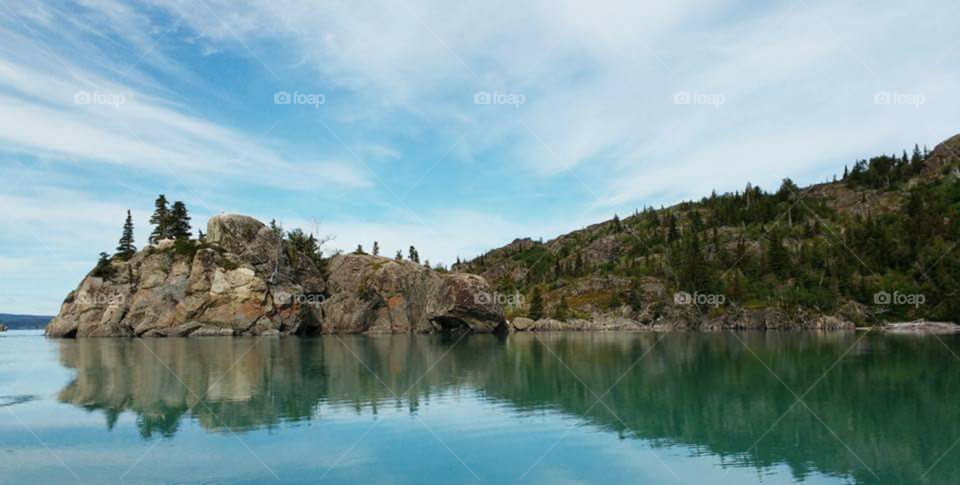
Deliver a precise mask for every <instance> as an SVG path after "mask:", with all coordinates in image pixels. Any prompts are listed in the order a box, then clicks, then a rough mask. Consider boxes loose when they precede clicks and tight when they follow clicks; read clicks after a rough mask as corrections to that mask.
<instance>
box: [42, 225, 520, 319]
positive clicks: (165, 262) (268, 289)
mask: <svg viewBox="0 0 960 485" xmlns="http://www.w3.org/2000/svg"><path fill="white" fill-rule="evenodd" d="M191 244H192V245H193V248H190V249H191V250H189V251H185V250H183V248H182V247H180V248H179V250H178V247H177V246H178V245H176V244H174V245H167V246H164V247H162V248H161V247H158V246H149V247H147V248H146V249H144V250H143V251H140V252H139V253H137V254H135V255H134V256H133V257H132V258H130V259H129V260H128V261H121V260H118V259H114V260H113V261H111V263H110V265H111V267H112V270H113V271H112V273H113V274H112V275H111V276H110V277H109V278H103V277H100V276H94V275H93V274H92V273H91V274H89V275H87V277H85V278H84V279H83V281H81V282H80V285H79V287H78V288H77V289H76V290H74V291H73V292H71V293H70V294H69V295H68V296H67V298H66V299H65V300H64V302H63V305H62V306H61V308H60V312H59V314H58V315H57V316H56V317H55V318H54V319H53V320H52V321H51V322H50V324H49V325H48V326H47V330H46V334H47V335H48V336H50V337H130V336H142V337H186V336H190V337H201V336H228V335H294V334H316V333H360V332H369V333H429V332H437V331H461V330H471V331H475V332H492V331H494V330H497V329H498V328H500V326H501V325H502V323H503V322H504V318H503V309H502V308H501V307H500V306H499V305H498V304H496V303H494V302H491V301H490V299H489V298H486V299H484V298H481V297H479V295H482V294H488V295H489V294H492V293H493V290H492V289H491V288H490V286H489V285H488V284H487V283H486V281H485V280H484V279H483V278H480V277H478V276H473V275H469V274H463V273H458V274H444V273H440V272H436V271H432V270H428V269H425V268H423V267H422V266H420V265H419V264H415V263H412V262H397V261H393V260H391V259H387V258H378V257H374V256H363V255H339V256H335V257H334V258H332V259H331V260H330V261H328V264H327V266H328V270H329V271H328V274H329V276H328V277H325V275H324V273H323V272H322V271H321V269H320V268H319V267H317V265H316V263H315V261H314V260H313V259H312V258H310V257H308V256H306V255H303V254H300V253H298V252H297V251H296V250H294V249H293V248H292V247H291V246H290V244H289V243H288V242H286V241H284V240H283V239H281V238H280V237H279V236H278V235H277V234H275V233H274V232H273V231H272V230H270V228H268V227H267V226H265V225H264V224H262V223H261V222H260V221H257V220H256V219H253V218H251V217H247V216H240V215H219V216H216V217H213V218H211V219H210V221H209V223H208V225H207V239H206V240H205V242H204V243H200V242H197V241H194V242H191Z"/></svg>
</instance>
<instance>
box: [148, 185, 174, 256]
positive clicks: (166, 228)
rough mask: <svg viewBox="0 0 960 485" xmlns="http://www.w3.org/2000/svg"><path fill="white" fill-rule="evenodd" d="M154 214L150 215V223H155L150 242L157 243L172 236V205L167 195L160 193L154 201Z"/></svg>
mask: <svg viewBox="0 0 960 485" xmlns="http://www.w3.org/2000/svg"><path fill="white" fill-rule="evenodd" d="M153 205H154V210H153V215H152V216H150V224H153V226H154V228H153V232H151V233H150V244H156V243H157V241H159V240H161V239H167V238H169V237H170V207H169V205H168V203H167V197H166V196H165V195H163V194H160V197H157V200H156V201H154V203H153Z"/></svg>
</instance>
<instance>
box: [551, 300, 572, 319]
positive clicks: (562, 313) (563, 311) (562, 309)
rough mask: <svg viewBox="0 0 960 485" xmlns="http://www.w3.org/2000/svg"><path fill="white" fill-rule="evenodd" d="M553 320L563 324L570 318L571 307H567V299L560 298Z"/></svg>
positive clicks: (554, 310)
mask: <svg viewBox="0 0 960 485" xmlns="http://www.w3.org/2000/svg"><path fill="white" fill-rule="evenodd" d="M553 318H555V319H557V320H560V321H561V322H565V321H567V319H568V318H570V306H569V305H567V299H566V298H560V303H557V306H556V307H555V308H554V309H553Z"/></svg>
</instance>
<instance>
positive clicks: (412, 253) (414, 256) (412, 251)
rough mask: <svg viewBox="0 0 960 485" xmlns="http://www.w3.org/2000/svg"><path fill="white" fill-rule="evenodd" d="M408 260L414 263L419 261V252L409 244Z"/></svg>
mask: <svg viewBox="0 0 960 485" xmlns="http://www.w3.org/2000/svg"><path fill="white" fill-rule="evenodd" d="M408 257H409V258H410V261H413V262H414V263H418V264H419V263H420V253H418V252H417V248H415V247H413V246H410V255H409V256H408Z"/></svg>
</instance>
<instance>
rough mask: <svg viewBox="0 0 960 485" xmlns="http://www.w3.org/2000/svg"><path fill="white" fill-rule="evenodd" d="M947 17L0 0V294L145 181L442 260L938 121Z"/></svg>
mask: <svg viewBox="0 0 960 485" xmlns="http://www.w3.org/2000/svg"><path fill="white" fill-rule="evenodd" d="M646 3H650V2H646ZM958 18H960V4H957V3H955V2H948V1H927V2H908V3H905V2H894V1H870V2H868V1H851V2H830V1H820V0H802V1H795V2H794V1H792V0H786V1H783V2H757V1H740V2H735V1H724V0H718V1H713V2H702V1H699V2H692V1H675V2H658V3H656V4H643V5H641V4H640V3H638V2H629V1H618V0H602V1H596V2H593V1H591V0H586V1H582V0H580V1H565V0H560V1H556V0H551V1H547V0H543V1H540V0H534V1H526V2H504V1H484V2H479V1H467V2H440V1H436V0H430V1H427V0H402V1H397V0H386V1H379V0H374V1H358V0H357V1H342V2H341V1H328V2H300V1H294V0H245V1H228V0H147V1H142V2H129V3H128V2H121V1H116V0H59V1H54V2H47V1H38V0H3V5H0V110H2V111H0V181H2V184H0V190H2V191H3V192H0V224H2V228H3V231H0V274H2V276H3V277H2V278H0V311H2V312H15V313H43V314H53V313H56V312H57V310H58V308H59V304H60V302H61V301H62V299H63V297H64V296H65V295H66V293H67V292H68V291H70V290H71V289H73V288H74V287H75V286H76V284H77V283H78V282H79V280H80V279H81V278H82V276H83V275H84V274H85V273H86V272H87V271H89V269H90V268H91V267H92V265H93V263H94V261H95V260H96V257H97V254H98V253H99V252H100V251H112V249H113V248H114V247H115V246H116V240H117V238H118V237H119V235H120V229H121V226H122V223H123V218H124V216H125V212H126V210H127V209H128V208H129V209H132V210H133V214H134V216H135V221H136V223H137V236H138V243H139V245H142V244H143V243H144V242H145V240H146V234H147V233H148V231H149V227H148V225H147V222H146V221H147V218H148V216H149V212H150V210H151V206H152V202H153V199H154V198H155V197H156V195H157V194H159V193H164V194H166V195H167V197H168V198H170V199H174V200H183V201H184V202H185V203H186V204H187V205H188V207H189V208H190V209H191V210H192V215H193V218H194V223H195V224H194V225H195V227H204V226H205V224H206V220H207V218H209V216H210V215H211V214H215V213H219V212H220V211H225V212H236V213H245V214H250V215H253V216H256V217H258V218H260V219H262V220H265V221H266V220H270V219H273V218H275V219H277V220H279V221H282V222H283V224H284V226H285V227H287V228H293V227H303V228H305V229H316V228H318V229H316V230H318V231H319V232H321V233H323V234H333V235H335V236H336V240H335V241H334V243H333V247H337V248H343V249H351V248H354V247H356V245H357V244H358V243H362V244H364V246H366V247H369V246H370V245H371V244H372V241H374V240H378V241H380V245H381V247H382V248H384V249H383V251H384V253H387V254H393V253H394V252H395V251H396V250H397V249H400V248H406V247H408V246H409V245H411V244H413V245H415V246H417V248H418V249H419V252H420V253H421V255H422V256H424V257H427V258H429V259H430V260H431V261H433V262H442V263H446V264H449V263H451V262H453V261H454V260H455V258H456V257H457V256H458V255H460V256H462V257H470V256H473V255H475V254H477V253H479V252H480V251H482V250H485V249H491V248H494V247H497V246H499V245H502V244H505V243H508V242H510V241H511V240H513V239H514V238H516V237H524V236H530V237H534V238H539V237H543V238H545V239H549V238H551V237H554V236H556V235H558V234H561V233H564V232H567V231H570V230H573V229H577V228H580V227H583V226H585V225H588V224H591V223H594V222H598V221H601V220H605V219H609V218H610V217H612V215H613V214H614V213H615V212H616V213H620V214H628V213H632V212H633V210H634V209H635V208H640V207H643V206H644V205H653V206H660V205H661V204H666V205H669V204H672V203H675V202H678V201H680V200H683V199H688V198H699V197H701V196H704V195H707V194H709V193H710V191H711V190H713V189H716V190H718V191H720V192H723V191H731V190H736V189H739V188H742V187H743V186H744V185H745V184H746V183H747V182H748V181H750V182H753V183H754V184H759V185H761V186H764V187H766V188H775V187H776V186H777V185H778V184H779V180H780V179H781V178H782V177H791V178H793V179H794V180H796V181H798V182H799V183H801V184H805V183H810V182H814V181H820V180H823V179H825V178H826V177H827V174H832V173H834V172H842V166H841V165H839V164H840V163H841V162H852V161H853V160H855V159H856V158H859V157H866V156H870V155H873V154H878V153H884V152H886V153H890V152H894V151H899V150H901V149H903V148H906V147H912V146H913V144H914V143H920V144H927V145H930V146H931V147H932V146H933V145H935V144H936V143H937V142H939V141H941V140H943V139H945V138H947V137H949V136H951V135H953V134H956V133H958V132H960V126H958V125H960V123H958V120H957V117H956V111H957V109H956V106H957V101H958V96H957V89H958V82H957V80H958V77H957V74H958V72H957V71H958V69H957V65H958V62H960V47H957V48H955V47H956V46H957V43H958V40H960V39H958V37H960V33H958V32H957V30H956V28H955V26H956V24H957V20H958ZM281 91H285V92H288V93H294V92H296V93H298V94H322V95H323V96H324V103H323V104H321V105H319V106H314V105H302V104H299V105H298V104H275V102H274V95H275V94H277V93H279V92H281ZM481 91H483V92H488V93H491V94H492V93H497V94H514V95H522V96H523V99H524V102H523V104H522V105H519V106H517V105H504V104H497V103H491V104H475V99H474V97H475V94H477V93H479V92H481ZM81 92H86V93H89V94H91V95H93V94H94V93H96V94H97V95H98V96H99V97H98V98H97V99H99V100H104V101H106V100H108V99H109V98H108V96H114V98H113V99H114V100H115V99H117V98H116V96H118V95H123V97H124V102H123V103H122V104H119V103H114V104H115V105H107V104H98V103H96V102H95V103H92V104H77V103H76V102H75V95H77V94H78V93H81ZM680 92H687V93H690V94H691V95H694V94H696V95H698V96H697V97H696V98H694V99H695V101H694V102H693V103H690V104H677V103H676V102H675V95H677V94H678V93H680ZM880 92H888V93H891V94H893V93H897V94H900V95H922V96H923V98H922V99H923V104H919V105H917V104H916V103H914V105H907V104H898V103H897V102H896V101H895V102H894V103H891V104H877V103H876V102H875V95H876V94H877V93H880ZM720 96H722V98H720ZM718 99H722V100H723V104H720V105H717V104H716V103H715V102H714V104H698V102H697V101H707V100H712V101H716V100H718ZM900 99H902V100H905V99H906V98H905V97H904V96H901V98H900ZM913 99H916V98H913ZM398 199H401V200H399V201H398Z"/></svg>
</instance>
